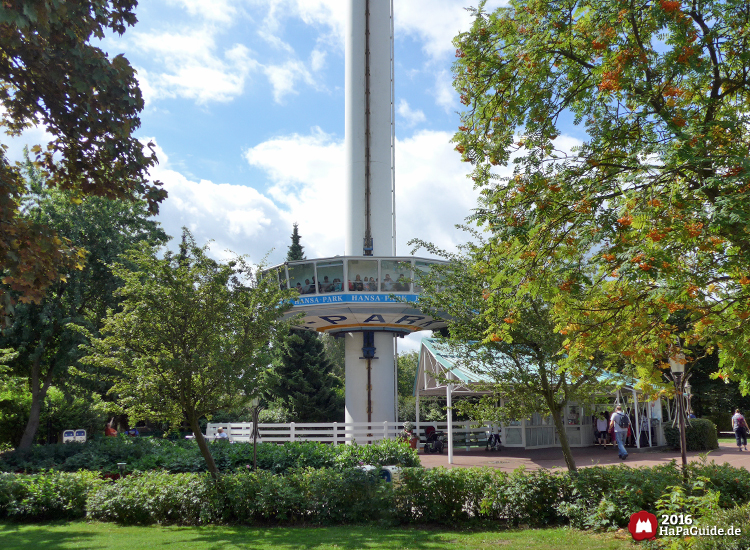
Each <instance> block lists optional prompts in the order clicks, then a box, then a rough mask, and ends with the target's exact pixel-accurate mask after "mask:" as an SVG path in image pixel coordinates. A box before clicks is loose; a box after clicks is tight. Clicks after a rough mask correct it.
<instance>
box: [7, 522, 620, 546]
mask: <svg viewBox="0 0 750 550" xmlns="http://www.w3.org/2000/svg"><path fill="white" fill-rule="evenodd" d="M619 537H620V538H616V537H615V534H613V533H604V534H592V533H585V532H581V531H574V530H570V529H560V528H558V529H539V530H536V529H527V530H520V531H450V530H447V529H432V528H429V529H418V528H391V527H379V526H346V527H317V528H293V527H292V528H288V527H273V528H245V527H225V526H210V527H158V526H154V527H120V526H117V525H114V524H111V523H85V522H72V523H49V524H46V525H37V524H34V525H22V524H15V523H0V548H1V549H2V550H14V549H16V548H23V549H28V548H44V549H45V550H63V549H68V548H86V549H89V550H102V549H111V550H134V549H142V548H145V549H148V550H157V549H159V548H170V549H175V550H176V549H179V550H183V549H187V550H198V549H206V550H208V549H212V550H213V549H218V550H233V549H235V548H243V549H252V550H262V549H272V548H273V549H281V550H285V549H292V548H294V549H301V548H304V549H308V548H310V549H312V548H314V549H324V548H344V549H351V550H358V549H394V550H396V549H399V550H400V549H407V548H412V549H431V548H434V549H444V548H450V549H451V550H461V549H464V548H465V549H475V550H480V549H488V550H489V549H497V548H502V549H503V550H528V549H530V548H534V549H535V550H559V549H560V548H571V549H573V548H575V549H576V550H621V549H626V548H633V545H632V543H631V542H630V541H629V540H627V539H626V538H624V536H623V535H621V534H620V535H619ZM628 538H629V536H628Z"/></svg>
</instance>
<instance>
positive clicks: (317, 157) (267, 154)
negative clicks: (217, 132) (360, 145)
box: [245, 128, 345, 258]
mask: <svg viewBox="0 0 750 550" xmlns="http://www.w3.org/2000/svg"><path fill="white" fill-rule="evenodd" d="M245 158H246V159H247V161H248V162H249V163H250V165H251V166H254V167H256V168H259V169H261V170H263V171H264V172H265V173H266V175H267V177H268V179H269V180H270V182H271V187H270V189H269V191H268V195H269V196H270V197H271V198H272V199H273V200H274V201H275V202H276V203H277V204H278V205H280V206H281V207H283V208H284V209H285V211H286V212H288V213H289V214H288V220H289V223H288V227H291V223H292V222H297V223H299V226H300V233H301V234H302V236H303V242H302V244H303V246H304V247H305V252H306V255H307V257H308V258H314V257H318V258H320V257H326V256H335V255H337V254H339V255H340V254H343V253H344V234H343V231H342V230H343V225H344V220H345V215H344V191H345V189H344V165H345V157H344V145H343V142H342V141H340V140H337V139H335V138H334V136H332V135H329V134H326V133H325V132H323V131H322V130H321V129H320V128H313V129H312V131H311V133H310V134H309V135H299V134H293V135H290V136H281V137H278V138H274V139H271V140H269V141H265V142H263V143H260V144H258V145H256V146H255V147H251V148H250V149H248V150H247V151H245ZM284 234H285V235H286V232H284Z"/></svg>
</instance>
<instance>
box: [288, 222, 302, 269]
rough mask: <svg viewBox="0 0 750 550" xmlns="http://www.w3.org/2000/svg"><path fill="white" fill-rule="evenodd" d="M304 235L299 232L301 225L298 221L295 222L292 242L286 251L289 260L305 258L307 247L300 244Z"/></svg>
mask: <svg viewBox="0 0 750 550" xmlns="http://www.w3.org/2000/svg"><path fill="white" fill-rule="evenodd" d="M301 238H302V236H301V235H300V234H299V227H298V225H297V222H294V224H293V229H292V244H290V245H289V250H288V251H287V253H286V261H287V262H296V261H299V260H304V259H305V248H304V247H303V246H302V245H301V244H299V241H300V239H301Z"/></svg>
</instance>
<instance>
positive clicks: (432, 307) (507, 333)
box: [415, 233, 622, 472]
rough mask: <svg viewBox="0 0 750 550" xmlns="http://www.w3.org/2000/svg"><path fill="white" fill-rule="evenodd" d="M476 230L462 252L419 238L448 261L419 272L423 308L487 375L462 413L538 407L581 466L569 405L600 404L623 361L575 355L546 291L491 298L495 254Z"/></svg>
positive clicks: (495, 417) (523, 413)
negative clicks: (510, 299) (567, 420)
mask: <svg viewBox="0 0 750 550" xmlns="http://www.w3.org/2000/svg"><path fill="white" fill-rule="evenodd" d="M474 237H475V240H476V242H474V243H469V244H467V245H464V246H462V247H461V248H460V250H459V252H457V253H451V252H447V251H445V250H440V249H438V248H436V247H434V246H433V245H430V244H428V243H423V242H419V241H416V242H415V243H416V244H419V245H422V246H424V247H426V248H428V249H429V250H430V252H431V253H433V254H437V255H439V256H442V257H443V258H445V259H447V260H448V263H446V264H443V265H436V266H433V268H432V269H431V270H430V271H429V272H423V273H418V274H417V278H418V281H419V284H420V285H421V286H422V288H423V291H422V292H421V293H420V296H419V302H418V307H419V309H420V310H421V311H425V312H430V314H431V315H433V316H435V317H438V318H441V317H442V318H444V319H446V323H447V325H448V328H449V331H448V333H449V336H448V337H447V338H445V340H444V341H445V344H446V345H447V346H448V349H449V350H450V355H452V356H453V357H455V358H456V361H457V362H458V363H460V364H461V366H462V367H464V368H466V369H468V370H470V371H472V372H474V373H477V374H480V375H482V378H483V379H484V380H485V381H484V382H481V383H477V384H473V385H472V386H473V389H475V390H477V391H482V392H487V393H485V394H484V395H483V396H482V397H480V398H479V399H478V400H456V401H455V402H454V405H453V406H454V408H455V409H456V410H457V411H458V412H459V413H460V414H462V415H467V416H469V417H470V418H473V419H475V420H478V421H484V422H487V421H503V422H505V423H507V422H509V421H512V420H518V419H522V418H530V417H531V415H532V414H533V413H538V414H540V415H542V416H543V417H549V418H550V419H551V423H552V425H553V426H554V428H555V432H556V433H557V439H558V441H559V442H560V447H561V450H562V453H563V457H564V459H565V463H566V465H567V467H568V469H569V470H570V471H572V472H575V471H576V468H577V467H576V463H575V459H574V458H573V454H572V451H571V447H570V443H569V441H568V434H567V431H566V426H565V424H564V423H563V413H564V412H565V408H566V406H567V405H568V404H569V403H571V402H576V403H579V404H581V403H593V402H595V401H596V400H597V399H601V398H602V397H606V396H607V395H609V394H611V393H612V392H613V391H614V390H615V389H616V388H617V387H618V385H622V380H621V379H618V378H615V377H612V376H610V375H609V374H608V373H607V370H608V369H614V368H616V367H621V366H622V365H620V364H618V365H615V364H613V363H612V361H617V358H616V357H614V356H608V355H606V354H602V353H599V352H597V353H593V354H592V355H591V356H588V357H583V356H578V357H576V358H575V360H571V359H569V358H568V352H567V350H566V349H565V336H564V335H562V334H560V333H559V331H558V330H556V329H555V322H554V319H553V316H552V311H551V310H552V308H551V305H550V304H549V303H546V302H544V301H543V299H542V298H541V297H540V296H536V297H534V296H531V295H530V294H526V295H524V296H523V297H519V298H518V299H517V300H516V301H515V302H514V306H513V307H514V308H515V309H514V311H513V312H508V311H507V310H505V309H504V308H505V305H500V304H499V302H498V301H497V300H491V299H490V291H489V288H490V285H489V283H488V274H487V272H486V267H485V266H486V265H487V263H488V262H489V261H490V258H489V257H488V256H487V255H486V254H487V251H488V246H489V245H488V243H486V242H484V241H483V239H482V238H481V235H478V234H476V233H475V234H474ZM493 280H494V279H493ZM495 281H496V280H495ZM500 315H502V316H503V318H502V321H501V322H502V323H503V325H505V326H504V327H503V330H502V332H501V331H499V330H497V327H496V323H495V322H494V319H496V318H497V317H498V316H500ZM444 382H447V380H446V381H444ZM501 400H502V406H500V405H501Z"/></svg>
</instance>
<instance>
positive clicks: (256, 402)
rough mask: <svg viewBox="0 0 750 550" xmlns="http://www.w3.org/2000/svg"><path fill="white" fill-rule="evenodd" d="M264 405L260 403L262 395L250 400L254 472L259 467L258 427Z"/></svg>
mask: <svg viewBox="0 0 750 550" xmlns="http://www.w3.org/2000/svg"><path fill="white" fill-rule="evenodd" d="M261 409H263V405H261V404H260V397H253V398H252V400H251V401H250V410H251V411H252V414H253V436H252V437H253V472H255V471H256V470H257V469H258V438H259V437H260V430H259V429H258V415H259V414H260V411H261Z"/></svg>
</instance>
